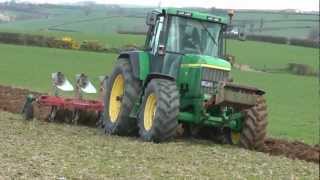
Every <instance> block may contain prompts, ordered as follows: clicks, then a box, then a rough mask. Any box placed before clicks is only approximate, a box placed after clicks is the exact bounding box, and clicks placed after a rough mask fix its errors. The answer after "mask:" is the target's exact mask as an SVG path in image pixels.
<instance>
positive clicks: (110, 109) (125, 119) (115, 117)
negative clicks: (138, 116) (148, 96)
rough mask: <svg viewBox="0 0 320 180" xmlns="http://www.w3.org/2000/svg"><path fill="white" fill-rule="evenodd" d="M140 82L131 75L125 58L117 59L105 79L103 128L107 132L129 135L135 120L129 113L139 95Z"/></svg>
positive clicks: (134, 127)
mask: <svg viewBox="0 0 320 180" xmlns="http://www.w3.org/2000/svg"><path fill="white" fill-rule="evenodd" d="M140 89H141V83H140V81H139V80H138V79H136V78H135V77H134V75H133V72H132V69H131V65H130V62H129V60H127V59H119V60H118V62H117V65H116V66H115V67H114V69H113V71H112V74H111V76H110V78H108V81H107V88H106V96H105V112H104V125H103V126H104V128H105V132H106V133H107V134H115V135H131V134H134V133H136V132H137V129H138V127H137V122H136V120H135V119H133V118H130V117H129V114H130V112H131V110H132V108H133V106H134V103H135V101H136V99H137V97H139V93H140Z"/></svg>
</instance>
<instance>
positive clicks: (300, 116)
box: [0, 42, 319, 144]
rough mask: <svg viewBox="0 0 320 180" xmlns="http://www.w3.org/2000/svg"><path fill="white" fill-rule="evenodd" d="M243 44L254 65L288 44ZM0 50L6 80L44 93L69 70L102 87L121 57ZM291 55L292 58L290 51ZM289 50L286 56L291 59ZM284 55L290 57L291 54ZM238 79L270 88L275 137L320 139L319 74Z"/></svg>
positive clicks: (0, 77)
mask: <svg viewBox="0 0 320 180" xmlns="http://www.w3.org/2000/svg"><path fill="white" fill-rule="evenodd" d="M233 43H238V42H231V43H230V46H234V45H233ZM242 43H243V44H241V47H242V48H243V49H244V50H243V51H242V52H243V53H241V51H234V52H235V53H234V54H235V55H236V56H237V57H238V56H239V57H242V58H240V60H239V61H240V62H247V63H248V64H250V65H251V64H253V65H255V64H257V65H259V63H262V62H265V61H267V60H266V59H264V61H255V60H256V59H258V58H259V57H263V55H264V54H267V55H268V54H273V53H272V52H277V51H280V52H281V48H284V49H286V48H287V47H283V46H273V45H272V44H271V45H270V44H265V46H268V45H270V47H268V48H267V49H269V52H270V53H261V54H259V53H252V54H251V55H247V54H246V53H247V52H249V51H250V47H251V46H253V45H252V43H250V42H248V43H247V42H242ZM263 47H264V46H263ZM272 47H274V48H272ZM246 49H247V50H246ZM302 49H304V48H302ZM0 51H1V59H0V83H1V84H7V85H13V86H18V87H26V88H30V89H33V90H38V91H43V92H48V91H50V90H51V85H50V83H51V82H50V73H52V72H56V71H62V72H65V73H66V75H67V76H68V77H69V78H70V79H71V80H73V78H74V75H75V74H77V73H80V72H85V73H87V74H88V75H89V76H90V77H91V78H92V79H93V82H94V84H95V85H96V86H97V87H98V85H99V84H98V76H100V75H105V74H109V73H110V72H111V69H112V66H113V63H114V60H115V59H116V54H101V53H91V52H78V51H71V50H60V49H47V48H35V47H24V46H12V45H1V44H0ZM289 52H290V51H289ZM275 54H277V53H275ZM286 54H288V55H289V56H290V53H286ZM286 54H283V55H282V56H284V57H286V56H285V55H286ZM243 58H245V59H243ZM247 58H248V59H247ZM310 58H311V59H310V62H312V60H313V59H315V58H316V57H313V58H312V57H310ZM284 59H290V58H288V57H286V58H284ZM279 61H281V63H280V62H278V61H277V60H274V61H271V62H270V64H272V65H273V66H277V63H279V64H286V62H285V61H284V62H282V58H280V59H279ZM279 64H278V65H279ZM311 64H312V63H311ZM279 66H280V65H279ZM233 77H234V79H235V82H241V83H242V84H248V85H254V86H257V87H259V88H262V89H264V90H266V91H267V101H268V105H269V114H270V116H269V121H270V123H269V132H270V135H271V136H276V137H283V138H289V139H299V140H304V141H305V142H307V143H311V144H314V143H317V142H319V136H318V134H319V131H318V127H319V121H318V119H317V116H318V114H319V112H318V109H317V107H318V106H317V105H318V101H317V99H316V98H315V97H316V94H317V87H318V86H317V79H316V78H315V77H301V76H295V75H289V74H266V73H253V72H239V71H234V72H233Z"/></svg>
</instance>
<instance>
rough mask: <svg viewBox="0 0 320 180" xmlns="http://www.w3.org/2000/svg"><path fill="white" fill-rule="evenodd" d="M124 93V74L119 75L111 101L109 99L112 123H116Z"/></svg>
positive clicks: (112, 91) (115, 81)
mask: <svg viewBox="0 0 320 180" xmlns="http://www.w3.org/2000/svg"><path fill="white" fill-rule="evenodd" d="M123 92H124V77H123V75H122V74H119V75H117V77H116V78H115V80H114V81H113V85H112V89H111V94H110V99H109V116H110V121H111V122H113V123H114V122H116V121H117V119H118V116H119V113H120V110H121V98H122V96H123Z"/></svg>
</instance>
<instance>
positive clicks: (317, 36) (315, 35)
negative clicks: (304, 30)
mask: <svg viewBox="0 0 320 180" xmlns="http://www.w3.org/2000/svg"><path fill="white" fill-rule="evenodd" d="M308 39H310V40H313V41H318V42H319V40H320V32H319V26H314V27H313V28H311V30H310V32H309V35H308Z"/></svg>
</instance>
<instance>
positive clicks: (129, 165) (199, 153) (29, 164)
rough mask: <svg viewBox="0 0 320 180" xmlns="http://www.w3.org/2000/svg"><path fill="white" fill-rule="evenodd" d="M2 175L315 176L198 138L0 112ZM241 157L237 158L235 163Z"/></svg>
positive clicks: (310, 168)
mask: <svg viewBox="0 0 320 180" xmlns="http://www.w3.org/2000/svg"><path fill="white" fill-rule="evenodd" d="M0 139H1V146H0V158H1V163H0V179H7V178H9V179H10V178H13V179H57V178H66V179H212V178H213V177H214V178H215V179H286V178H288V177H290V178H293V179H317V177H318V175H319V167H318V165H317V164H314V163H307V162H304V161H299V160H290V159H287V158H285V157H275V156H269V155H267V154H263V153H258V152H252V151H247V150H244V149H239V148H235V147H232V146H228V145H223V146H221V145H216V144H213V143H211V142H207V141H200V140H176V141H175V142H171V143H166V144H153V143H144V142H141V141H140V140H138V139H136V138H125V137H115V136H106V135H104V134H102V133H101V132H99V131H97V130H96V129H92V128H88V127H76V126H70V125H66V124H48V123H45V122H40V121H32V122H25V121H23V120H22V119H21V117H20V116H19V115H12V114H9V113H4V112H0ZM239 162H241V163H239Z"/></svg>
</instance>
